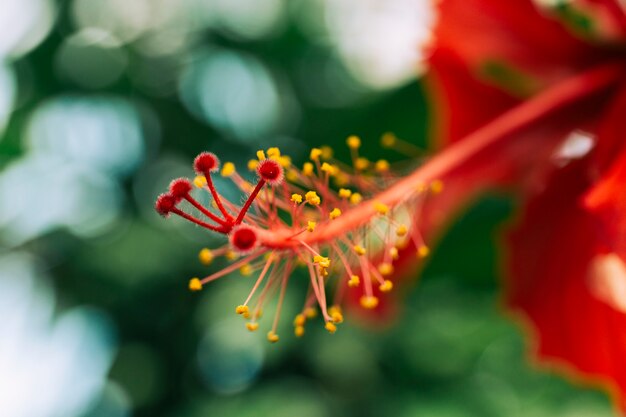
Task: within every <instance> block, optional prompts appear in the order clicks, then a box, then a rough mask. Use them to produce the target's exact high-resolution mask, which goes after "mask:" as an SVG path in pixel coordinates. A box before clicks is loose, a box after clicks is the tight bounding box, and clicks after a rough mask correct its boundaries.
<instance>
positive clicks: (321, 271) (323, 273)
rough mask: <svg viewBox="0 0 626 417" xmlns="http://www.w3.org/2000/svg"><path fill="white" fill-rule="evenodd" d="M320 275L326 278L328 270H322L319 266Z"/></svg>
mask: <svg viewBox="0 0 626 417" xmlns="http://www.w3.org/2000/svg"><path fill="white" fill-rule="evenodd" d="M320 275H321V276H323V277H324V278H326V277H327V276H328V269H326V268H324V267H323V266H320Z"/></svg>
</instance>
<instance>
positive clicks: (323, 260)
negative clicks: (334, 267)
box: [313, 255, 330, 268]
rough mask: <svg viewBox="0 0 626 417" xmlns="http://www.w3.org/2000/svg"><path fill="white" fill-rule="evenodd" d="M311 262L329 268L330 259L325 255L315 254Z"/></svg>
mask: <svg viewBox="0 0 626 417" xmlns="http://www.w3.org/2000/svg"><path fill="white" fill-rule="evenodd" d="M313 262H315V263H316V264H318V265H319V266H321V267H322V268H330V259H329V258H327V257H325V256H321V255H315V256H314V257H313Z"/></svg>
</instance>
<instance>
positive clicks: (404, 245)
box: [396, 239, 411, 249]
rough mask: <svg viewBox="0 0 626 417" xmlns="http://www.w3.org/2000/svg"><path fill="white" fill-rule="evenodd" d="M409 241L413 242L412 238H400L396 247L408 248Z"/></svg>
mask: <svg viewBox="0 0 626 417" xmlns="http://www.w3.org/2000/svg"><path fill="white" fill-rule="evenodd" d="M409 243H411V239H402V240H400V239H398V241H397V242H396V248H398V249H406V248H408V247H409Z"/></svg>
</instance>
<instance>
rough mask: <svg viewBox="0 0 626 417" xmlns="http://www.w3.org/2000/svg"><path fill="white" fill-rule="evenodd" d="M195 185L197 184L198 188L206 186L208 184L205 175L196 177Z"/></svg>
mask: <svg viewBox="0 0 626 417" xmlns="http://www.w3.org/2000/svg"><path fill="white" fill-rule="evenodd" d="M193 185H195V186H196V187H197V188H204V187H205V186H206V178H205V177H204V175H198V176H197V177H196V178H194V179H193Z"/></svg>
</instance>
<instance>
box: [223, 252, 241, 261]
mask: <svg viewBox="0 0 626 417" xmlns="http://www.w3.org/2000/svg"><path fill="white" fill-rule="evenodd" d="M224 257H225V258H226V259H227V260H229V261H234V260H235V259H237V258H238V257H239V255H237V252H235V251H234V250H228V251H226V253H225V254H224Z"/></svg>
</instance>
